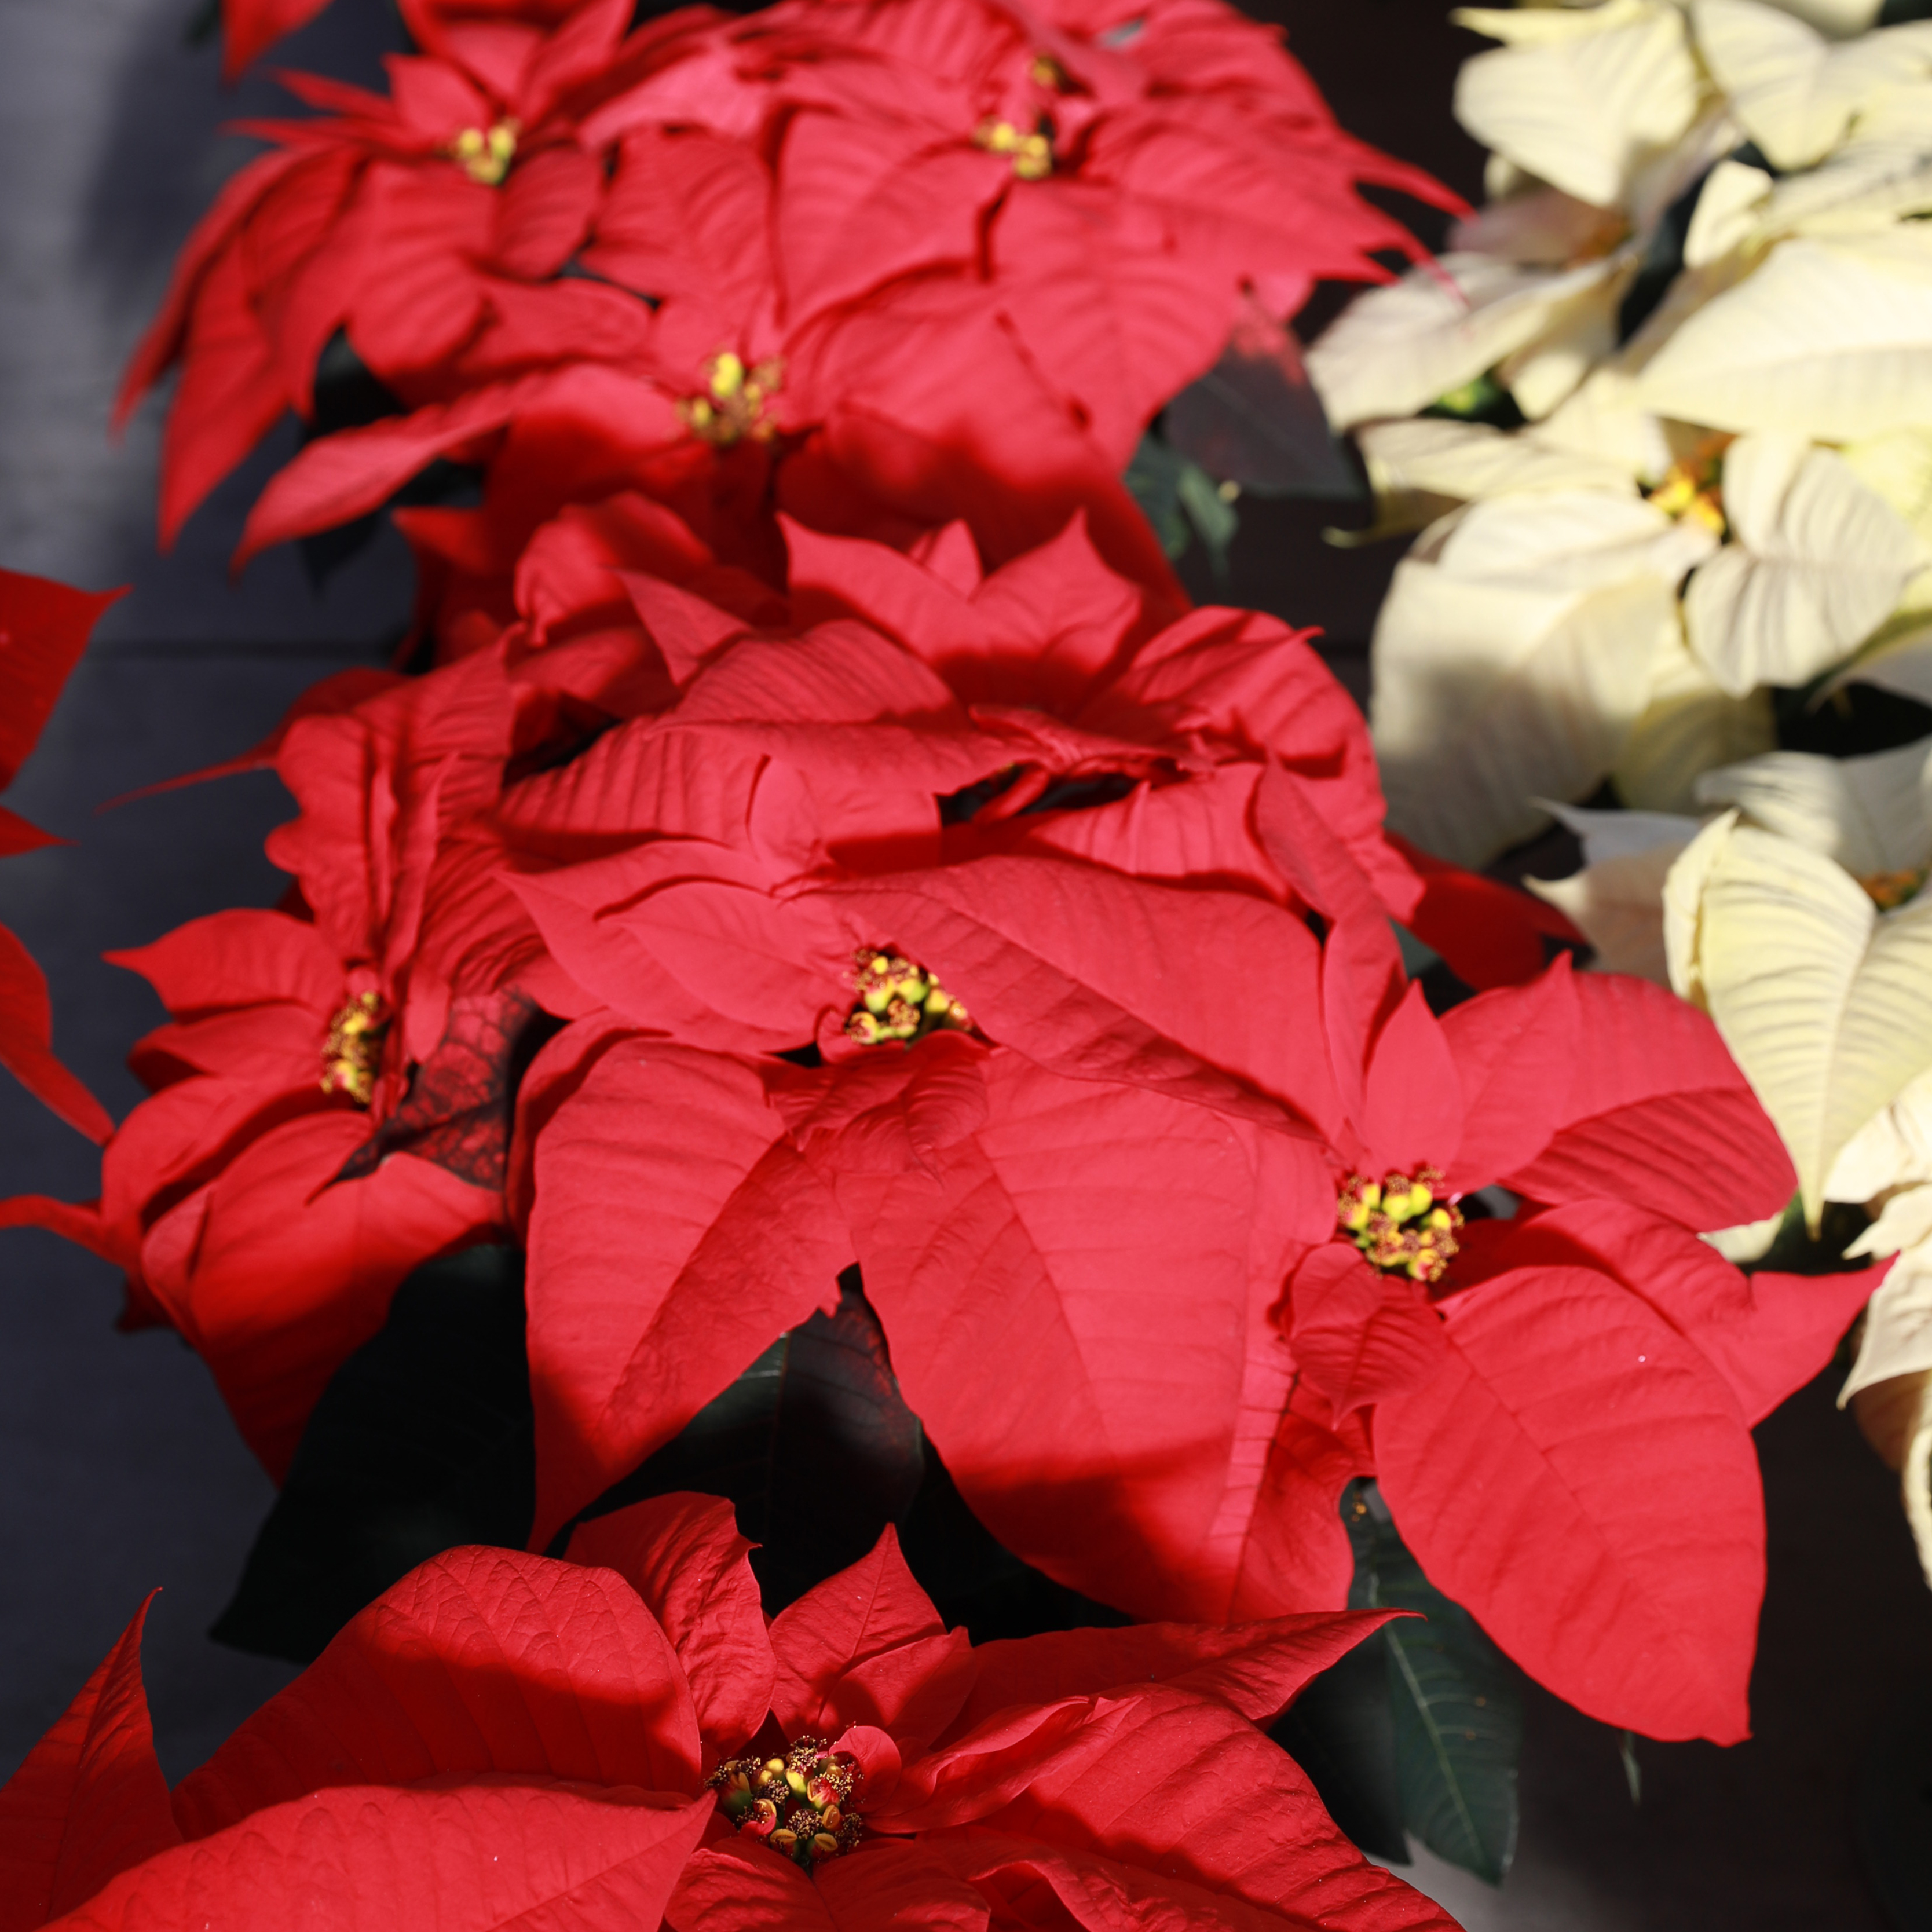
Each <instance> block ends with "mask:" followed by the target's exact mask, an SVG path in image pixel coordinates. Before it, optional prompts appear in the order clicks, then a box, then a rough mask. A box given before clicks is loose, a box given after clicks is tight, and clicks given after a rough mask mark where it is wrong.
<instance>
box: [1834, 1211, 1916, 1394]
mask: <svg viewBox="0 0 1932 1932" xmlns="http://www.w3.org/2000/svg"><path fill="white" fill-rule="evenodd" d="M1915 1191H1920V1190H1915ZM1922 1192H1924V1193H1925V1194H1927V1196H1932V1187H1928V1188H1927V1189H1924V1190H1922ZM1927 1369H1932V1247H1927V1246H1925V1245H1922V1244H1921V1246H1919V1247H1908V1248H1906V1249H1905V1250H1903V1252H1902V1253H1900V1255H1899V1256H1898V1259H1897V1260H1896V1261H1895V1262H1893V1263H1892V1265H1891V1269H1890V1271H1889V1272H1888V1274H1886V1276H1885V1280H1884V1281H1883V1282H1882V1283H1880V1284H1879V1288H1878V1291H1877V1292H1876V1294H1874V1295H1873V1297H1872V1298H1871V1299H1870V1301H1868V1302H1867V1303H1866V1304H1865V1326H1864V1334H1863V1335H1862V1336H1861V1337H1860V1338H1859V1342H1858V1360H1857V1361H1855V1362H1854V1363H1853V1364H1852V1373H1851V1374H1850V1375H1849V1376H1848V1377H1847V1378H1846V1382H1845V1385H1844V1387H1843V1388H1842V1389H1841V1390H1840V1391H1839V1392H1838V1402H1839V1405H1840V1406H1841V1407H1842V1406H1843V1405H1844V1404H1845V1403H1847V1402H1849V1401H1850V1400H1851V1399H1852V1397H1853V1396H1855V1395H1856V1394H1858V1391H1859V1390H1860V1389H1863V1388H1870V1387H1872V1385H1873V1384H1874V1383H1876V1382H1889V1381H1890V1380H1891V1379H1892V1378H1893V1377H1894V1376H1912V1375H1918V1374H1920V1373H1922V1372H1923V1371H1924V1370H1927Z"/></svg>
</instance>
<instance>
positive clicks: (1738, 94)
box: [1691, 0, 1932, 172]
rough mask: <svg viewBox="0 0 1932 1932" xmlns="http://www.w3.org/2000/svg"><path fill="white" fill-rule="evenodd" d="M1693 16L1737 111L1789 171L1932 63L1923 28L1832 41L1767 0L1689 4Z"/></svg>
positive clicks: (1930, 36) (1931, 42)
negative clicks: (1879, 97)
mask: <svg viewBox="0 0 1932 1932" xmlns="http://www.w3.org/2000/svg"><path fill="white" fill-rule="evenodd" d="M1691 22H1692V24H1693V26H1694V28H1695V30H1696V32H1697V47H1698V51H1699V52H1700V53H1702V54H1703V57H1704V62H1705V65H1706V66H1707V67H1708V68H1709V69H1710V71H1711V73H1712V76H1713V77H1715V80H1716V81H1717V83H1718V86H1720V87H1721V88H1722V89H1724V92H1725V95H1726V96H1727V98H1728V100H1729V102H1730V110H1731V112H1732V113H1733V114H1734V115H1736V117H1737V118H1738V119H1739V121H1741V122H1742V124H1744V126H1745V127H1746V128H1747V129H1748V130H1749V132H1750V133H1751V138H1752V139H1754V140H1755V141H1756V142H1757V144H1758V145H1759V146H1760V148H1763V150H1764V152H1765V154H1766V157H1768V158H1769V160H1770V161H1771V163H1772V166H1775V167H1776V168H1778V169H1781V170H1784V171H1786V172H1789V171H1790V170H1791V169H1794V168H1804V167H1809V166H1811V165H1812V164H1813V163H1814V162H1816V161H1817V160H1820V159H1822V158H1823V156H1824V155H1825V154H1826V153H1827V152H1829V150H1830V149H1831V148H1832V146H1833V145H1834V144H1835V142H1838V139H1840V138H1841V136H1843V133H1844V132H1845V130H1846V127H1848V126H1849V124H1850V122H1851V120H1852V116H1853V115H1855V114H1856V113H1858V110H1859V109H1860V108H1861V107H1863V106H1864V104H1865V103H1866V102H1867V101H1870V99H1872V98H1873V97H1874V96H1875V95H1878V94H1879V93H1880V92H1882V91H1883V90H1884V89H1886V88H1888V87H1891V86H1897V85H1898V84H1900V83H1903V82H1907V81H1910V80H1915V79H1917V78H1918V77H1921V76H1922V75H1923V74H1924V73H1925V72H1926V71H1927V68H1928V65H1932V28H1928V27H1927V26H1925V25H1924V23H1912V25H1910V26H1903V27H1894V28H1888V29H1886V30H1885V31H1881V32H1878V33H1873V34H1862V35H1861V36H1860V37H1858V39H1856V40H1847V41H1841V42H1840V43H1837V44H1833V43H1832V42H1831V41H1829V40H1826V38H1825V37H1824V36H1823V34H1820V32H1819V31H1817V28H1814V27H1812V26H1808V24H1807V23H1805V21H1803V20H1799V19H1797V18H1796V17H1795V16H1793V14H1791V13H1787V12H1786V11H1784V10H1782V9H1781V8H1779V7H1771V6H1766V5H1763V4H1762V0H1692V5H1691Z"/></svg>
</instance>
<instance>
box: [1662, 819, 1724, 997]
mask: <svg viewBox="0 0 1932 1932" xmlns="http://www.w3.org/2000/svg"><path fill="white" fill-rule="evenodd" d="M1737 822H1738V814H1736V812H1735V811H1727V812H1724V813H1722V814H1720V815H1719V816H1718V817H1716V818H1714V819H1712V821H1711V822H1710V823H1709V825H1707V826H1705V828H1704V829H1703V831H1702V832H1699V833H1698V835H1697V837H1696V838H1694V839H1692V840H1691V842H1690V844H1688V845H1687V846H1685V848H1684V850H1682V852H1681V853H1679V854H1678V856H1677V862H1676V864H1675V865H1673V866H1672V867H1671V868H1670V873H1669V874H1668V875H1667V877H1666V878H1665V879H1664V963H1665V965H1667V967H1668V968H1669V969H1670V988H1671V991H1672V992H1674V993H1675V994H1676V995H1677V997H1678V998H1679V999H1680V1000H1687V1001H1689V1002H1690V1004H1691V1005H1692V1006H1694V1007H1700V1008H1701V1009H1702V1010H1703V1011H1705V1012H1706V1013H1708V1012H1709V1010H1710V1002H1709V1001H1708V1000H1707V999H1706V998H1705V994H1704V980H1703V973H1702V971H1700V968H1699V965H1698V959H1697V947H1698V941H1699V939H1700V937H1701V935H1702V932H1703V918H1704V883H1705V881H1706V880H1707V879H1708V878H1709V877H1710V876H1711V871H1712V868H1713V867H1714V866H1715V865H1716V864H1717V862H1718V859H1720V858H1721V857H1722V856H1724V848H1725V847H1727V845H1728V844H1730V838H1731V833H1732V832H1733V829H1735V828H1736V825H1737Z"/></svg>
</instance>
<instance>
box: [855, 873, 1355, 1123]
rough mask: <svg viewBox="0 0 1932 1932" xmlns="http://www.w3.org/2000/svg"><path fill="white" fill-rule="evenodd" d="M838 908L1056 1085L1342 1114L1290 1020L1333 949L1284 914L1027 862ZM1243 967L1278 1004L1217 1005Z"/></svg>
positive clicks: (1323, 1056) (930, 876) (1303, 1032)
mask: <svg viewBox="0 0 1932 1932" xmlns="http://www.w3.org/2000/svg"><path fill="white" fill-rule="evenodd" d="M823 897H825V898H827V899H828V900H829V901H832V902H833V903H834V904H838V905H840V906H842V907H844V908H846V909H847V910H848V911H849V912H850V913H851V914H852V915H853V916H854V917H856V918H860V919H865V921H867V922H869V923H870V924H871V926H873V928H874V929H875V930H877V931H878V932H880V933H890V934H891V935H892V939H893V942H894V943H895V944H898V945H899V946H901V947H903V948H904V949H905V950H906V951H907V953H908V954H910V956H913V958H916V959H919V960H920V961H921V962H923V963H924V964H925V965H927V966H929V967H930V968H932V970H933V971H935V972H936V973H938V974H939V976H940V977H941V980H943V981H944V983H945V985H946V986H947V988H948V989H950V990H953V991H954V992H956V995H957V997H958V998H960V999H962V1000H963V1001H965V1003H966V1004H967V1006H968V1007H969V1008H970V1009H971V1011H972V1014H973V1016H974V1019H975V1020H976V1021H977V1022H978V1023H979V1025H980V1026H982V1027H983V1028H984V1029H985V1030H986V1032H987V1033H988V1034H989V1035H991V1036H992V1037H993V1038H994V1039H995V1040H998V1041H1000V1042H1001V1043H1002V1044H1003V1045H1005V1046H1010V1047H1013V1049H1016V1051H1018V1052H1022V1053H1024V1054H1025V1055H1027V1056H1028V1058H1030V1059H1031V1060H1034V1061H1037V1062H1038V1063H1039V1064H1040V1065H1041V1066H1043V1067H1048V1068H1050V1069H1051V1070H1053V1071H1054V1072H1055V1073H1062V1074H1064V1075H1067V1076H1070V1077H1071V1078H1073V1079H1082V1080H1100V1081H1113V1082H1131V1083H1133V1085H1137V1086H1142V1087H1145V1088H1148V1089H1150V1090H1151V1091H1156V1092H1163V1093H1167V1094H1172V1095H1173V1096H1174V1097H1176V1098H1178V1099H1184V1100H1193V1101H1196V1102H1197V1103H1200V1104H1202V1105H1205V1106H1209V1107H1214V1108H1217V1109H1221V1110H1223V1111H1224V1112H1227V1113H1229V1114H1231V1115H1235V1116H1237V1117H1239V1118H1249V1119H1254V1120H1258V1121H1269V1122H1273V1123H1276V1124H1282V1123H1283V1122H1284V1121H1285V1119H1286V1118H1288V1116H1287V1115H1286V1114H1285V1112H1284V1110H1285V1109H1287V1110H1292V1113H1293V1115H1295V1116H1297V1117H1298V1118H1300V1119H1301V1120H1303V1121H1316V1122H1319V1121H1325V1120H1327V1119H1328V1118H1330V1117H1331V1115H1332V1113H1333V1112H1334V1083H1333V1080H1332V1079H1331V1076H1330V1073H1329V1071H1328V1056H1327V1053H1326V1051H1325V1046H1324V1045H1323V1043H1322V1041H1321V1040H1319V1037H1316V1036H1315V1035H1314V1034H1313V1032H1312V1031H1311V1030H1310V1029H1309V1028H1305V1027H1296V1026H1286V1025H1282V1024H1281V1023H1280V1016H1281V1015H1282V1014H1283V1013H1293V1012H1298V1011H1300V1010H1302V1009H1303V1008H1304V1006H1305V1004H1307V1003H1308V1002H1309V1001H1310V1000H1311V999H1312V998H1313V990H1314V988H1313V981H1314V977H1315V974H1316V970H1317V967H1318V964H1319V958H1320V952H1319V947H1317V946H1316V942H1315V940H1314V938H1313V935H1311V934H1310V932H1309V931H1308V929H1307V926H1304V924H1303V923H1302V922H1301V920H1300V919H1298V918H1296V917H1295V915H1294V914H1292V913H1289V912H1286V911H1284V910H1283V909H1282V908H1281V907H1279V906H1274V905H1268V904H1265V903H1263V902H1262V901H1259V900H1257V899H1253V898H1247V897H1245V896H1243V895H1237V894H1235V893H1232V892H1200V891H1190V890H1186V889H1178V888H1176V887H1173V886H1157V885H1152V884H1149V883H1145V882H1144V881H1142V880H1133V879H1127V878H1123V877H1119V876H1118V875H1116V874H1112V873H1107V872H1102V871H1097V870H1094V868H1091V867H1087V866H1082V865H1072V864H1067V863H1064V862H1061V861H1058V860H1055V859H1021V858H992V859H975V860H974V861H972V862H970V863H968V864H966V865H953V866H948V867H946V868H944V869H943V870H937V871H931V872H928V873H925V874H907V875H905V876H904V877H898V878H892V877H888V878H883V879H868V880H862V881H859V882H856V883H853V884H851V885H849V886H835V887H832V888H829V889H827V890H826V892H824V893H823ZM1103 934H1104V935H1106V939H1105V941H1104V942H1103V941H1102V940H1101V939H1100V937H1099V936H1100V935H1103ZM1229 971H1238V973H1239V974H1240V975H1241V980H1242V983H1244V985H1247V986H1265V987H1266V988H1267V989H1268V995H1267V997H1266V998H1262V999H1247V998H1222V997H1216V996H1215V995H1214V994H1213V993H1212V992H1209V993H1208V994H1207V995H1205V996H1204V995H1203V992H1202V989H1204V988H1207V989H1213V988H1216V987H1218V986H1221V985H1222V984H1223V983H1224V981H1225V980H1226V975H1227V974H1228V973H1229Z"/></svg>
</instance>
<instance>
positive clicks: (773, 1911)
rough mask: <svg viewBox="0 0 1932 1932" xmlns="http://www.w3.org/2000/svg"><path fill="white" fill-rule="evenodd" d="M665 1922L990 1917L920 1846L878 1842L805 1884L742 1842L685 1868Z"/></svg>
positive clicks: (729, 1925) (953, 1931)
mask: <svg viewBox="0 0 1932 1932" xmlns="http://www.w3.org/2000/svg"><path fill="white" fill-rule="evenodd" d="M665 1916H666V1918H667V1921H668V1922H669V1923H670V1924H672V1925H674V1926H675V1927H676V1928H677V1932H984V1928H985V1927H986V1922H987V1918H988V1916H989V1914H988V1909H987V1905H986V1900H985V1899H983V1897H980V1894H979V1893H977V1891H974V1890H973V1888H971V1886H970V1885H967V1884H965V1883H964V1882H962V1881H961V1880H960V1879H959V1878H957V1877H956V1876H954V1875H953V1873H951V1872H950V1871H949V1870H947V1868H946V1867H945V1866H944V1864H941V1862H940V1861H939V1860H938V1858H935V1856H934V1855H932V1852H929V1851H928V1850H927V1849H926V1847H925V1846H922V1845H912V1844H907V1843H902V1842H895V1841H891V1840H875V1841H872V1842H871V1843H868V1844H867V1845H866V1846H865V1848H864V1850H863V1852H862V1855H859V1856H857V1857H853V1858H833V1859H830V1860H829V1861H827V1862H826V1863H825V1864H822V1865H820V1866H819V1867H817V1869H816V1870H814V1872H813V1873H812V1875H811V1877H809V1878H808V1877H806V1876H805V1873H803V1872H802V1871H801V1870H799V1868H798V1867H797V1866H796V1865H795V1864H793V1863H792V1861H790V1859H789V1858H780V1857H779V1856H778V1854H777V1853H776V1852H773V1851H771V1850H769V1849H767V1848H766V1846H763V1845H760V1844H757V1843H754V1842H753V1841H749V1840H747V1839H745V1838H739V1839H736V1840H735V1841H733V1840H726V1841H724V1842H722V1843H718V1844H715V1845H712V1846H707V1847H706V1849H704V1850H703V1851H701V1852H699V1853H698V1854H697V1856H696V1857H695V1858H693V1859H692V1860H691V1863H690V1864H689V1865H688V1866H687V1867H685V1875H684V1879H683V1881H682V1883H681V1884H680V1885H679V1886H678V1888H677V1891H676V1896H675V1897H673V1899H672V1900H671V1902H670V1908H669V1910H668V1911H667V1913H666V1915H665Z"/></svg>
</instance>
